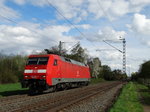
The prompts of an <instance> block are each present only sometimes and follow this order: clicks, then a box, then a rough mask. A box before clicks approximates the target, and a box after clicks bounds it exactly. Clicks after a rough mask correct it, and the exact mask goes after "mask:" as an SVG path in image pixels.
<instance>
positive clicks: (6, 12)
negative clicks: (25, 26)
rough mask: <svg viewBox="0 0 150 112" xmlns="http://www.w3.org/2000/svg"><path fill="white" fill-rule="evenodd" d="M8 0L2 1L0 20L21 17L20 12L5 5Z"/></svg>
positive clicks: (0, 3) (0, 2)
mask: <svg viewBox="0 0 150 112" xmlns="http://www.w3.org/2000/svg"><path fill="white" fill-rule="evenodd" d="M5 1H6V0H1V1H0V20H1V21H5V17H6V18H11V19H16V18H19V17H20V14H19V12H17V11H15V10H14V9H12V8H10V7H8V6H6V5H5Z"/></svg>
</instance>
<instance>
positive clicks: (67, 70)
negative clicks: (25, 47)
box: [24, 54, 90, 86]
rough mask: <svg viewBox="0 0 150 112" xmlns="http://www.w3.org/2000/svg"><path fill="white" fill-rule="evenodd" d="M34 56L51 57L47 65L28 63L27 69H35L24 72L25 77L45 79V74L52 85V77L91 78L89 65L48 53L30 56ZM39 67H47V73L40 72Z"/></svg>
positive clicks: (48, 82)
mask: <svg viewBox="0 0 150 112" xmlns="http://www.w3.org/2000/svg"><path fill="white" fill-rule="evenodd" d="M32 57H49V59H48V63H47V65H26V67H25V70H33V72H32V73H24V79H44V78H43V76H44V75H45V76H46V77H45V79H46V82H47V84H48V85H49V86H51V85H52V78H90V72H89V67H88V66H80V65H77V64H73V63H70V62H66V61H63V60H62V59H61V57H60V56H58V55H54V54H48V55H30V56H29V58H32ZM54 60H57V66H54ZM39 69H46V73H38V70H39ZM25 76H28V77H25Z"/></svg>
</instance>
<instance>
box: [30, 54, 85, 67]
mask: <svg viewBox="0 0 150 112" xmlns="http://www.w3.org/2000/svg"><path fill="white" fill-rule="evenodd" d="M49 56H55V57H60V58H61V60H62V61H65V62H70V63H73V64H76V65H80V66H87V65H86V64H84V63H81V62H79V61H75V60H73V59H69V58H66V57H63V56H59V55H55V54H41V55H30V56H29V57H49Z"/></svg>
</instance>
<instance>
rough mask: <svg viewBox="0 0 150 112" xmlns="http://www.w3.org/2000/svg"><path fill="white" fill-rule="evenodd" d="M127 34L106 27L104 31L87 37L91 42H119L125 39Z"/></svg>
mask: <svg viewBox="0 0 150 112" xmlns="http://www.w3.org/2000/svg"><path fill="white" fill-rule="evenodd" d="M125 34H126V32H125V31H115V30H114V29H112V28H111V27H104V28H103V29H101V30H99V32H98V33H97V34H88V35H87V36H86V37H87V40H89V41H103V40H109V41H112V42H119V41H120V40H119V38H120V37H122V38H125Z"/></svg>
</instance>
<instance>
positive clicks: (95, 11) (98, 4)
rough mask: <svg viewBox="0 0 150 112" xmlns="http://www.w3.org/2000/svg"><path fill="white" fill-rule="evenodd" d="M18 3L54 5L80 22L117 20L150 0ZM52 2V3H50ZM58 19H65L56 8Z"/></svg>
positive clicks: (32, 0)
mask: <svg viewBox="0 0 150 112" xmlns="http://www.w3.org/2000/svg"><path fill="white" fill-rule="evenodd" d="M13 1H14V2H15V3H17V4H18V5H23V4H26V3H29V4H32V5H35V6H39V7H45V6H48V7H51V8H53V7H52V6H51V5H50V4H52V5H53V6H54V7H56V8H57V10H59V12H60V13H61V14H62V15H64V16H65V17H66V18H67V19H73V21H74V22H80V21H82V20H85V19H91V18H88V17H91V15H92V16H94V17H92V19H94V18H95V19H100V18H103V17H105V18H108V19H109V20H111V21H112V20H115V19H117V18H119V17H121V16H124V15H126V14H128V13H138V12H140V11H141V10H142V9H143V8H144V7H146V6H147V5H149V4H150V1H149V0H128V1H127V0H119V1H118V0H69V1H68V0H61V2H60V0H13ZM48 1H49V2H50V4H49V3H48ZM55 12H56V14H57V18H58V19H64V18H63V17H61V16H60V15H59V14H58V12H57V11H56V10H55Z"/></svg>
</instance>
